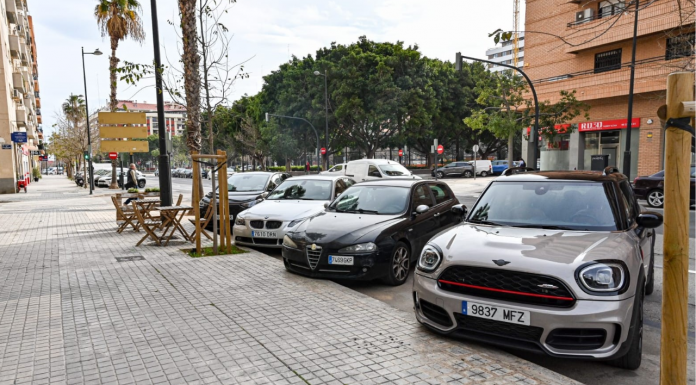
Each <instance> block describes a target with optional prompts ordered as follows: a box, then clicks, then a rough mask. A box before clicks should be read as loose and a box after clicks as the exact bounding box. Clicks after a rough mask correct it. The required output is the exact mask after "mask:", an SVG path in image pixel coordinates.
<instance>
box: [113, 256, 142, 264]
mask: <svg viewBox="0 0 696 385" xmlns="http://www.w3.org/2000/svg"><path fill="white" fill-rule="evenodd" d="M144 260H145V257H143V256H142V255H131V256H128V257H116V262H133V261H144Z"/></svg>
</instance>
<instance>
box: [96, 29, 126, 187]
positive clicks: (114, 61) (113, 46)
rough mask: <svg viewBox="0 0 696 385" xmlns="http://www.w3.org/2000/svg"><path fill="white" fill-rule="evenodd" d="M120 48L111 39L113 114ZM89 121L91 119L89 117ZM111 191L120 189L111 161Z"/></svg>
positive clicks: (111, 98) (111, 108) (116, 103)
mask: <svg viewBox="0 0 696 385" xmlns="http://www.w3.org/2000/svg"><path fill="white" fill-rule="evenodd" d="M117 48H118V39H116V38H113V37H112V38H111V57H110V58H109V74H110V75H109V82H110V83H111V93H110V94H109V109H110V110H111V112H114V111H116V109H117V108H118V99H116V88H117V86H118V81H117V79H116V67H118V61H119V60H118V58H117V57H116V49H117ZM88 119H89V117H88ZM109 189H111V190H117V189H118V181H117V180H116V161H115V160H112V161H111V185H110V186H109Z"/></svg>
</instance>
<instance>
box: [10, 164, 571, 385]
mask: <svg viewBox="0 0 696 385" xmlns="http://www.w3.org/2000/svg"><path fill="white" fill-rule="evenodd" d="M75 192H77V193H75ZM87 194H88V193H87V192H85V191H84V190H79V189H77V188H75V187H74V184H73V183H72V182H70V181H68V180H67V179H65V178H62V177H44V178H43V179H42V181H41V182H39V183H34V184H32V185H31V189H30V193H28V194H18V195H3V196H0V223H2V226H0V309H1V313H0V383H1V384H5V383H7V384H15V383H16V384H19V383H36V384H42V383H68V384H73V383H105V384H111V383H113V384H116V383H118V384H129V383H137V384H149V383H155V384H156V383H182V384H183V383H186V384H207V383H230V384H324V383H326V384H373V383H374V384H377V383H385V384H411V383H418V384H445V383H447V384H539V385H546V384H563V385H569V384H575V383H576V382H574V381H572V380H569V379H568V378H565V377H563V376H560V375H558V374H556V373H554V372H551V371H548V370H546V369H543V368H541V367H539V366H536V365H534V364H531V363H529V362H527V361H524V360H521V359H518V358H516V357H514V356H512V355H508V354H505V353H501V352H497V351H494V350H492V349H491V350H489V349H487V348H484V347H481V346H479V345H476V344H471V343H466V342H460V341H456V340H453V339H449V338H442V337H440V336H438V335H436V334H434V333H431V332H428V331H427V330H425V329H424V328H423V327H421V326H420V325H418V323H417V322H416V321H415V319H414V317H413V315H412V314H409V313H405V312H402V311H399V310H396V309H394V308H392V307H389V306H388V305H386V304H384V303H382V302H380V301H377V300H374V299H371V298H369V297H367V296H364V295H362V294H359V293H357V292H354V291H352V290H350V289H347V288H344V287H342V286H339V285H337V284H334V283H332V282H329V281H320V280H311V279H307V278H303V277H299V276H296V275H293V274H290V273H287V272H286V271H285V269H284V268H283V265H282V262H280V261H278V260H277V259H275V258H271V257H268V256H265V255H263V254H260V253H257V252H250V253H248V254H241V255H235V256H226V257H209V258H201V259H192V258H189V257H188V256H185V255H184V254H183V253H182V252H180V251H179V250H178V249H179V248H182V247H184V246H182V245H181V244H179V245H178V246H176V245H175V246H169V247H162V248H160V247H154V246H141V247H138V248H135V247H134V245H135V243H136V242H137V240H138V239H139V238H140V237H141V236H142V234H143V233H142V232H141V233H133V232H132V231H129V232H124V234H117V233H116V231H115V230H116V226H115V222H114V210H113V207H112V204H111V202H110V200H108V198H107V197H106V196H105V195H104V194H98V195H96V196H92V197H89V195H87ZM126 256H129V257H142V258H144V260H131V261H125V262H118V261H117V260H116V257H126Z"/></svg>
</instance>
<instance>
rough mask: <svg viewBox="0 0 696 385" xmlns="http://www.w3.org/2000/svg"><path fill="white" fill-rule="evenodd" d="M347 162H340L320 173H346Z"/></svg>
mask: <svg viewBox="0 0 696 385" xmlns="http://www.w3.org/2000/svg"><path fill="white" fill-rule="evenodd" d="M346 164H347V163H339V164H337V165H335V166H333V167H331V168H330V169H328V170H326V171H322V172H320V173H319V174H320V175H346Z"/></svg>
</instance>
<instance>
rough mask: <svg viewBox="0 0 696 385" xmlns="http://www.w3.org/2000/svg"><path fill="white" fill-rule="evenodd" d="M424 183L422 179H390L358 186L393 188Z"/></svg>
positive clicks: (363, 183)
mask: <svg viewBox="0 0 696 385" xmlns="http://www.w3.org/2000/svg"><path fill="white" fill-rule="evenodd" d="M421 182H424V180H422V179H395V178H389V179H388V180H375V181H369V182H362V183H359V184H357V185H356V186H392V187H411V186H413V185H414V184H416V183H421Z"/></svg>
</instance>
